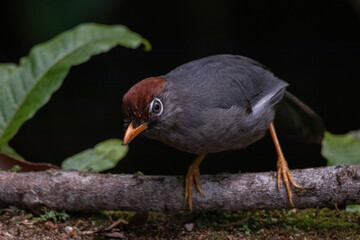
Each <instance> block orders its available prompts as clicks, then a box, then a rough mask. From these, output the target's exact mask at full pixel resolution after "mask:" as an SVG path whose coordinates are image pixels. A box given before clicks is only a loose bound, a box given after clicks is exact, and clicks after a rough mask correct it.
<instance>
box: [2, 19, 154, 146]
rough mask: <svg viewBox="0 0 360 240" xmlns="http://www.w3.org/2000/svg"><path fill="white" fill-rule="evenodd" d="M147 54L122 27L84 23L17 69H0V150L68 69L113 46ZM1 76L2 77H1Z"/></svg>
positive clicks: (35, 52)
mask: <svg viewBox="0 0 360 240" xmlns="http://www.w3.org/2000/svg"><path fill="white" fill-rule="evenodd" d="M141 44H144V45H145V48H146V50H150V48H151V46H150V44H149V42H148V41H147V40H146V39H144V38H142V37H141V36H140V35H138V34H136V33H134V32H132V31H130V30H129V29H127V28H126V27H125V26H121V25H116V26H106V25H100V24H93V23H87V24H82V25H79V26H78V27H75V28H74V29H71V30H68V31H66V32H64V33H62V34H60V35H58V36H57V37H55V38H54V39H52V40H50V41H48V42H46V43H43V44H40V45H37V46H35V47H34V48H33V49H31V51H30V53H29V56H27V57H23V58H22V59H21V61H20V65H19V66H18V67H16V68H15V67H11V66H9V65H5V66H2V67H1V68H0V69H1V70H0V71H1V75H0V84H1V87H0V146H2V145H4V144H5V143H7V142H8V141H9V140H10V139H11V138H12V137H13V136H14V135H15V134H16V133H17V131H18V130H19V128H20V127H21V125H22V124H23V123H24V122H25V121H27V120H28V119H30V118H31V117H32V116H33V115H34V114H35V113H36V111H37V110H38V109H39V108H41V107H42V106H43V105H44V104H46V103H47V102H48V101H49V99H50V97H51V95H52V94H53V93H54V92H55V91H56V90H57V89H58V88H59V87H60V86H61V84H62V82H63V79H64V78H65V76H66V75H67V73H68V72H69V70H70V67H71V66H74V65H77V64H80V63H83V62H85V61H87V60H88V59H89V58H90V57H91V56H92V55H95V54H100V53H103V52H106V51H109V50H110V49H111V48H113V47H115V46H116V45H121V46H124V47H129V48H137V47H139V46H140V45H141ZM3 73H5V74H4V75H2V74H3Z"/></svg>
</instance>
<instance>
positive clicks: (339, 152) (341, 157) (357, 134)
mask: <svg viewBox="0 0 360 240" xmlns="http://www.w3.org/2000/svg"><path fill="white" fill-rule="evenodd" d="M321 154H322V155H323V157H324V158H326V159H327V161H328V164H327V165H328V166H334V165H341V164H360V130H357V131H352V132H349V133H346V134H341V135H335V134H332V133H329V132H325V137H324V140H323V142H322V149H321Z"/></svg>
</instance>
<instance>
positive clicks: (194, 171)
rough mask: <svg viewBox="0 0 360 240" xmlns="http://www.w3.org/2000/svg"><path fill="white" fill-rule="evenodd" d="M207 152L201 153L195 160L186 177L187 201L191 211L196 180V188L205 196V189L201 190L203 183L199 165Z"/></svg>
mask: <svg viewBox="0 0 360 240" xmlns="http://www.w3.org/2000/svg"><path fill="white" fill-rule="evenodd" d="M205 156H206V153H202V154H200V155H199V156H198V157H197V158H196V159H195V160H194V162H193V163H192V164H191V165H190V167H189V168H188V172H187V174H186V178H185V201H187V203H188V205H189V208H190V211H192V189H193V187H194V181H195V184H196V189H197V190H198V191H199V192H200V194H201V195H202V196H204V193H203V191H202V190H201V185H200V181H199V176H200V170H199V165H200V163H201V162H202V160H203V159H204V158H205Z"/></svg>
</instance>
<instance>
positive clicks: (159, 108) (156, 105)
mask: <svg viewBox="0 0 360 240" xmlns="http://www.w3.org/2000/svg"><path fill="white" fill-rule="evenodd" d="M149 111H150V112H151V113H154V114H156V115H157V116H159V115H161V114H162V112H163V104H162V102H161V100H160V99H158V98H154V100H152V102H151V103H150V107H149Z"/></svg>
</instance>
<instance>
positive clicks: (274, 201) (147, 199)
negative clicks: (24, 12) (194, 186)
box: [0, 165, 360, 211]
mask: <svg viewBox="0 0 360 240" xmlns="http://www.w3.org/2000/svg"><path fill="white" fill-rule="evenodd" d="M292 175H293V177H294V179H295V180H296V181H297V183H299V184H300V185H302V186H303V187H305V188H306V189H303V190H298V189H293V193H294V204H295V206H296V207H297V208H307V207H317V206H318V207H328V206H334V205H343V204H360V197H359V196H360V166H358V165H352V166H336V167H322V168H311V169H302V170H293V171H292ZM200 182H201V183H202V189H203V191H204V193H205V197H202V196H200V194H198V193H197V191H196V190H194V194H193V195H194V196H193V203H194V204H193V205H194V210H241V209H281V208H291V206H290V204H289V201H288V198H287V195H286V191H285V189H284V186H282V188H281V191H280V193H278V192H277V189H276V173H275V172H266V173H241V174H222V175H211V176H210V175H202V176H200ZM183 185H184V178H183V177H179V176H145V175H142V174H135V175H125V174H99V173H92V172H77V171H59V170H48V171H44V172H27V173H12V172H4V171H1V172H0V205H1V206H9V205H15V206H18V207H21V208H27V209H31V210H33V211H37V210H39V209H40V208H42V207H47V208H51V209H63V210H68V211H79V210H91V209H107V210H131V211H165V210H185V209H188V207H187V205H186V203H185V201H184V195H183V193H184V187H183Z"/></svg>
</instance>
